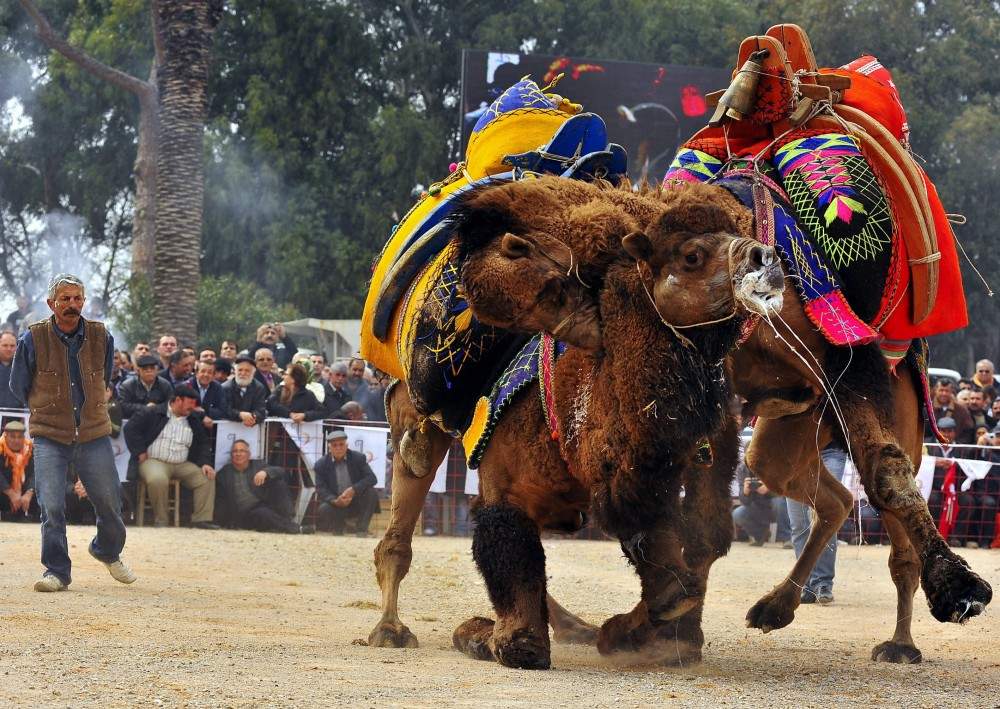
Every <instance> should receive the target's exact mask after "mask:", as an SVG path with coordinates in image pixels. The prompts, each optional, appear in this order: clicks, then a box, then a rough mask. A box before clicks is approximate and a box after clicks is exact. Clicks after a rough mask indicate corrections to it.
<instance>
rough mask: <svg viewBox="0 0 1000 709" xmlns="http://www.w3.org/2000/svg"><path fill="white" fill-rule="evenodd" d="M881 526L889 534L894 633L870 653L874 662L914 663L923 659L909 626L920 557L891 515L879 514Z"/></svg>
mask: <svg viewBox="0 0 1000 709" xmlns="http://www.w3.org/2000/svg"><path fill="white" fill-rule="evenodd" d="M882 523H883V524H884V525H885V529H886V531H887V532H888V533H889V539H890V541H891V542H892V551H890V552H889V574H890V575H891V576H892V582H893V583H894V584H896V631H895V632H894V633H893V635H892V639H891V640H887V641H885V642H884V643H879V644H878V645H876V646H875V648H874V649H873V650H872V659H873V660H875V661H876V662H898V663H903V664H910V663H917V662H920V661H921V659H923V657H922V655H921V652H920V650H918V649H917V646H916V645H915V644H914V643H913V636H912V635H911V634H910V625H911V623H912V620H913V595H914V594H915V593H916V592H917V587H918V586H919V585H920V557H919V556H917V552H916V550H915V549H914V548H913V545H912V544H910V538H909V537H908V536H907V535H906V529H905V528H904V527H903V525H902V524H901V523H900V522H899V520H898V519H896V516H895V515H894V514H893V513H892V512H887V511H886V512H883V513H882Z"/></svg>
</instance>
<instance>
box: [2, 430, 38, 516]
mask: <svg viewBox="0 0 1000 709" xmlns="http://www.w3.org/2000/svg"><path fill="white" fill-rule="evenodd" d="M0 493H3V494H2V495H0V512H6V513H7V516H6V517H5V519H12V518H13V519H26V518H27V516H28V513H29V510H30V512H31V514H32V515H34V514H36V512H37V509H38V504H37V502H36V501H35V463H34V461H33V460H32V459H31V441H29V440H27V439H26V438H25V437H24V424H23V423H21V421H20V420H19V419H12V420H11V421H8V422H7V425H6V426H4V429H3V434H2V435H0Z"/></svg>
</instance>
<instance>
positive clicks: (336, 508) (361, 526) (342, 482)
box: [315, 429, 379, 537]
mask: <svg viewBox="0 0 1000 709" xmlns="http://www.w3.org/2000/svg"><path fill="white" fill-rule="evenodd" d="M326 440H327V450H328V453H327V455H324V456H323V457H322V458H320V459H319V460H318V461H316V468H315V470H316V497H317V498H318V500H319V520H320V526H321V528H323V529H326V530H330V531H332V532H333V533H334V534H343V533H344V527H345V523H346V522H347V520H348V519H352V518H353V519H354V520H355V525H354V528H355V533H356V534H357V535H358V536H359V537H364V536H367V535H368V525H369V523H370V522H371V518H372V515H374V514H375V513H376V512H377V511H378V507H379V504H378V495H377V494H376V492H375V483H376V482H378V479H377V478H376V477H375V473H373V472H372V469H371V466H369V465H368V460H367V459H366V458H365V456H364V455H363V454H361V453H358V452H357V451H352V450H349V449H348V447H347V433H346V432H345V431H343V430H340V429H338V430H334V431H331V432H330V433H329V434H327V437H326Z"/></svg>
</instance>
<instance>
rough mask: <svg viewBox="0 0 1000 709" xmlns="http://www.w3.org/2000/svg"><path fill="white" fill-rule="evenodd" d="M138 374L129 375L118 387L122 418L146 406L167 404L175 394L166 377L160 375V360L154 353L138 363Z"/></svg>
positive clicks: (127, 417)
mask: <svg viewBox="0 0 1000 709" xmlns="http://www.w3.org/2000/svg"><path fill="white" fill-rule="evenodd" d="M136 364H137V365H138V376H135V377H129V378H128V379H126V380H125V381H124V382H122V384H121V386H119V387H118V400H119V402H120V403H121V410H122V418H125V419H130V418H132V417H133V416H135V415H136V414H137V413H139V412H140V411H142V410H143V409H146V408H151V407H153V406H156V405H158V404H165V403H166V402H167V401H169V400H170V397H171V396H172V395H173V389H172V388H171V387H170V384H169V383H168V382H167V380H166V379H164V378H163V377H161V376H159V375H158V374H157V373H158V372H159V360H157V359H156V357H154V356H153V355H148V354H147V355H143V356H142V357H140V358H139V361H138V362H137V363H136Z"/></svg>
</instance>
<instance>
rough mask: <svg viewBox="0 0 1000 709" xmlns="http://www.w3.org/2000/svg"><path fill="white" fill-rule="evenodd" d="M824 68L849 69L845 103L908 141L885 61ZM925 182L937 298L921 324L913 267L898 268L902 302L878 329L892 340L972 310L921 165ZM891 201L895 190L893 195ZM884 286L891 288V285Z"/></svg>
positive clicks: (929, 330) (962, 322)
mask: <svg viewBox="0 0 1000 709" xmlns="http://www.w3.org/2000/svg"><path fill="white" fill-rule="evenodd" d="M820 72H821V73H830V74H832V73H837V74H847V75H849V76H850V77H851V88H849V89H848V90H847V91H845V92H844V96H843V99H842V103H844V104H846V105H848V106H851V107H853V108H857V109H858V110H860V111H864V112H865V113H867V114H868V115H869V116H871V117H872V118H875V119H876V120H877V121H878V122H879V123H881V124H882V125H883V126H885V127H886V129H887V130H888V131H889V132H890V133H892V135H893V137H895V138H896V139H897V140H898V141H900V142H901V143H902V144H903V145H907V144H908V143H909V137H910V128H909V124H908V122H907V119H906V111H905V110H904V108H903V103H902V101H901V100H900V97H899V91H897V90H896V85H895V84H894V83H893V81H892V75H891V74H890V73H889V71H888V70H887V69H886V68H885V67H883V66H882V64H881V63H880V62H879V61H878V59H876V58H875V57H873V56H871V55H866V56H863V57H859V58H858V59H855V60H854V61H853V62H851V63H850V64H847V65H845V66H843V67H841V68H840V69H820ZM917 169H918V170H920V174H921V176H922V177H923V179H924V185H926V187H927V199H928V202H929V204H930V210H931V214H932V216H933V217H934V231H935V233H936V234H937V243H938V250H939V251H940V252H941V263H940V270H939V275H938V278H939V281H938V292H937V300H936V301H935V303H934V308H933V309H932V310H931V313H930V315H929V316H928V317H927V319H926V320H924V321H923V322H921V323H920V325H919V327H918V326H916V325H914V323H913V319H912V317H911V313H912V300H913V294H912V293H911V291H910V288H909V285H910V272H909V269H907V268H900V269H897V273H899V281H898V282H897V283H896V284H895V286H896V288H895V290H896V292H898V293H900V294H901V296H902V297H901V299H900V302H899V303H898V304H897V305H895V306H894V307H893V309H892V312H891V314H890V315H889V317H888V319H887V320H886V321H885V323H883V324H882V326H881V327H880V328H879V332H880V333H881V334H882V335H883V336H884V337H885V338H886V339H889V340H909V339H912V338H915V337H928V336H930V335H940V334H941V333H945V332H951V331H952V330H958V329H961V328H963V327H965V326H966V325H968V324H969V314H968V309H967V307H966V303H965V290H964V289H963V287H962V273H961V270H960V268H959V264H958V252H957V250H956V248H955V235H954V233H953V232H952V229H951V224H950V223H949V222H948V217H947V216H946V213H945V211H944V206H943V205H942V204H941V198H940V197H938V193H937V189H936V188H935V187H934V183H933V182H931V181H930V179H929V178H928V177H927V174H926V173H925V172H924V171H923V169H922V168H920V166H919V165H918V166H917ZM889 198H890V202H891V200H892V198H893V195H889ZM898 244H899V248H900V249H902V250H903V252H904V253H903V254H901V256H903V257H905V258H907V259H908V258H909V255H908V254H905V251H906V245H905V243H903V240H902V239H900V240H899V241H898ZM886 289H887V290H889V284H887V286H886Z"/></svg>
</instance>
